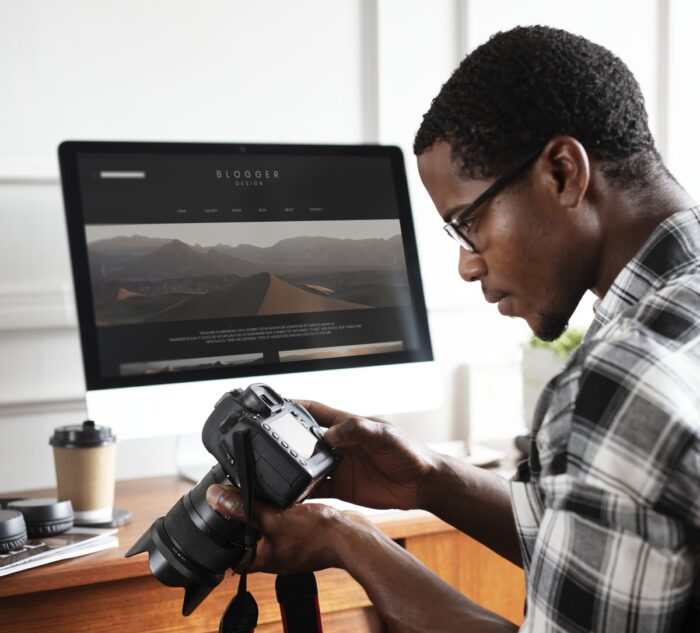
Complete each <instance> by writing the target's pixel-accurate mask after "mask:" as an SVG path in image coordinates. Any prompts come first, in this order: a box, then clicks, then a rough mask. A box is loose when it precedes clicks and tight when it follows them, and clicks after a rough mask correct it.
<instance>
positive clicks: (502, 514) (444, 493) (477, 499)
mask: <svg viewBox="0 0 700 633" xmlns="http://www.w3.org/2000/svg"><path fill="white" fill-rule="evenodd" d="M420 501H421V507H422V508H423V509H424V510H428V511H429V512H432V513H433V514H434V515H436V516H438V517H440V518H441V519H442V520H443V521H446V522H447V523H449V524H450V525H453V526H454V527H456V528H457V529H458V530H460V531H462V532H464V533H465V534H468V535H469V536H471V537H472V538H473V539H475V540H477V541H479V542H480V543H482V544H483V545H485V546H486V547H488V548H489V549H491V550H493V551H494V552H496V553H497V554H500V555H501V556H503V557H504V558H507V559H508V560H510V561H511V562H513V563H515V564H516V565H519V566H522V557H521V554H520V546H519V543H518V535H517V532H516V529H515V519H514V517H513V507H512V503H511V498H510V492H509V484H508V482H507V481H506V480H505V479H504V478H503V477H501V476H500V475H498V474H496V473H493V472H491V471H488V470H484V469H483V468H476V467H474V466H471V465H469V464H466V463H464V461H462V460H458V459H455V458H451V457H444V456H443V457H440V458H439V459H437V462H436V466H435V469H434V470H433V472H432V473H431V474H430V475H429V476H428V478H427V479H426V482H425V485H424V487H423V492H422V495H421V500H420Z"/></svg>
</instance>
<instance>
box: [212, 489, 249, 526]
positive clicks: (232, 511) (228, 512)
mask: <svg viewBox="0 0 700 633" xmlns="http://www.w3.org/2000/svg"><path fill="white" fill-rule="evenodd" d="M207 503H208V504H209V505H210V506H211V507H212V508H213V509H214V510H215V511H216V512H218V513H219V514H221V515H223V516H225V517H229V518H231V519H236V520H237V521H241V522H245V520H246V516H245V512H244V510H243V499H241V495H240V493H239V492H238V491H237V490H236V489H235V488H233V486H224V485H222V484H212V485H211V486H209V488H207Z"/></svg>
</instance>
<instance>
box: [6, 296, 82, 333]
mask: <svg viewBox="0 0 700 633" xmlns="http://www.w3.org/2000/svg"><path fill="white" fill-rule="evenodd" d="M74 301H75V299H74V296H73V292H72V291H69V290H68V289H66V288H60V287H59V288H56V287H55V286H42V285H17V286H11V285H4V286H0V332H2V331H5V332H7V331H16V330H46V329H75V328H77V326H78V319H77V314H76V310H75V304H74Z"/></svg>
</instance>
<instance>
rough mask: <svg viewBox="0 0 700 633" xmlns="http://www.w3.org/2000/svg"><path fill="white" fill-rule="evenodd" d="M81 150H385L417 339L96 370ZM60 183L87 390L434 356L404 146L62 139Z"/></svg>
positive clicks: (322, 152) (337, 152)
mask: <svg viewBox="0 0 700 633" xmlns="http://www.w3.org/2000/svg"><path fill="white" fill-rule="evenodd" d="M85 153H95V154H105V153H121V154H134V153H143V154H162V153H180V154H210V155H212V154H221V155H231V154H247V155H289V156H294V155H304V156H368V157H386V158H388V159H389V161H390V164H391V171H392V176H393V181H394V185H395V192H396V198H397V205H398V210H399V222H400V227H401V235H402V240H403V247H404V252H405V260H406V272H407V275H408V280H409V289H410V292H411V299H412V309H413V316H414V318H415V322H416V329H417V338H418V347H417V349H414V350H405V351H402V352H390V353H384V354H376V355H365V356H348V357H339V358H330V359H316V360H307V361H295V362H286V363H276V364H260V365H241V366H237V367H229V368H214V369H207V370H206V371H205V372H203V371H202V370H192V371H182V372H172V373H164V374H152V375H134V376H103V375H102V374H101V371H100V361H99V353H100V352H99V347H98V337H97V325H96V323H95V319H94V307H93V295H92V285H91V282H90V274H89V265H88V250H87V240H86V233H85V221H84V213H83V201H82V195H81V190H80V179H79V170H78V157H79V156H80V155H81V154H85ZM58 156H59V167H60V173H61V184H62V189H63V200H64V209H65V217H66V226H67V232H68V241H69V246H70V248H69V251H70V258H71V268H72V275H73V283H74V287H75V300H76V306H77V315H78V324H79V334H80V341H81V346H82V352H83V353H82V357H83V369H84V372H85V383H86V387H87V389H88V390H103V389H115V388H121V387H139V386H155V385H163V384H176V383H185V382H192V381H209V380H221V379H231V378H247V377H256V376H274V375H277V374H292V373H297V372H313V371H324V370H333V369H344V368H354V367H367V366H382V365H393V364H397V365H398V364H405V363H420V362H426V361H432V360H433V351H432V344H431V341H430V333H429V328H428V317H427V309H426V304H425V296H424V293H423V284H422V279H421V274H420V264H419V261H418V249H417V244H416V236H415V229H414V224H413V215H412V210H411V204H410V197H409V191H408V182H407V179H406V171H405V165H404V160H403V152H402V151H401V149H400V148H399V147H397V146H390V145H318V144H314V145H311V144H309V145H306V144H262V143H210V142H154V141H64V142H63V143H61V144H60V146H59V148H58Z"/></svg>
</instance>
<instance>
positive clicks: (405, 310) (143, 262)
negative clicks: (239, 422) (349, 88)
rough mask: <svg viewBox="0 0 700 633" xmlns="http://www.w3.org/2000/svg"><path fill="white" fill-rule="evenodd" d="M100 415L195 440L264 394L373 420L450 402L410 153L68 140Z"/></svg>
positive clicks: (69, 211)
mask: <svg viewBox="0 0 700 633" xmlns="http://www.w3.org/2000/svg"><path fill="white" fill-rule="evenodd" d="M59 160H60V168H61V179H62V185H63V194H64V201H65V210H66V218H67V227H68V238H69V244H70V255H71V260H72V269H73V279H74V284H75V297H76V301H77V308H78V319H79V327H80V338H81V344H82V352H83V363H84V369H85V382H86V388H87V394H86V401H87V408H88V413H89V415H90V417H92V418H93V419H95V420H96V421H97V422H98V423H100V424H107V425H109V426H111V427H113V428H114V430H115V431H116V433H117V435H118V436H119V437H120V438H122V439H126V438H135V437H145V436H153V435H162V434H168V435H174V434H179V433H198V432H199V430H200V429H201V427H202V425H203V423H204V421H205V420H206V418H207V416H208V415H209V413H210V412H211V410H212V408H213V406H214V404H215V403H216V402H217V400H218V399H219V397H220V396H221V395H222V394H223V393H224V392H225V391H228V390H231V389H233V388H238V387H246V386H247V385H248V384H250V383H252V382H266V383H268V384H269V385H270V386H271V387H272V388H273V389H275V390H277V391H278V392H279V393H281V394H282V395H283V396H286V397H291V398H311V399H316V400H320V401H323V402H326V403H328V404H330V405H332V406H335V407H338V408H342V409H346V410H350V411H353V412H357V413H361V414H365V415H369V414H381V413H392V412H397V413H398V412H402V411H408V410H416V409H430V408H434V407H436V406H437V405H438V404H439V399H440V388H439V378H438V373H437V371H436V370H435V367H434V364H433V362H432V361H433V356H432V351H431V344H430V336H429V332H428V321H427V315H426V308H425V302H424V298H423V291H422V287H421V276H420V270H419V264H418V257H417V250H416V241H415V235H414V229H413V222H412V217H411V207H410V203H409V196H408V188H407V184H406V175H405V170H404V163H403V157H402V153H401V150H400V149H399V148H397V147H382V146H369V145H358V146H325V145H324V146H321V145H258V144H228V143H227V144H219V143H216V144H212V143H152V142H148V143H147V142H143V143H134V142H88V141H67V142H64V143H62V144H61V146H60V147H59Z"/></svg>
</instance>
